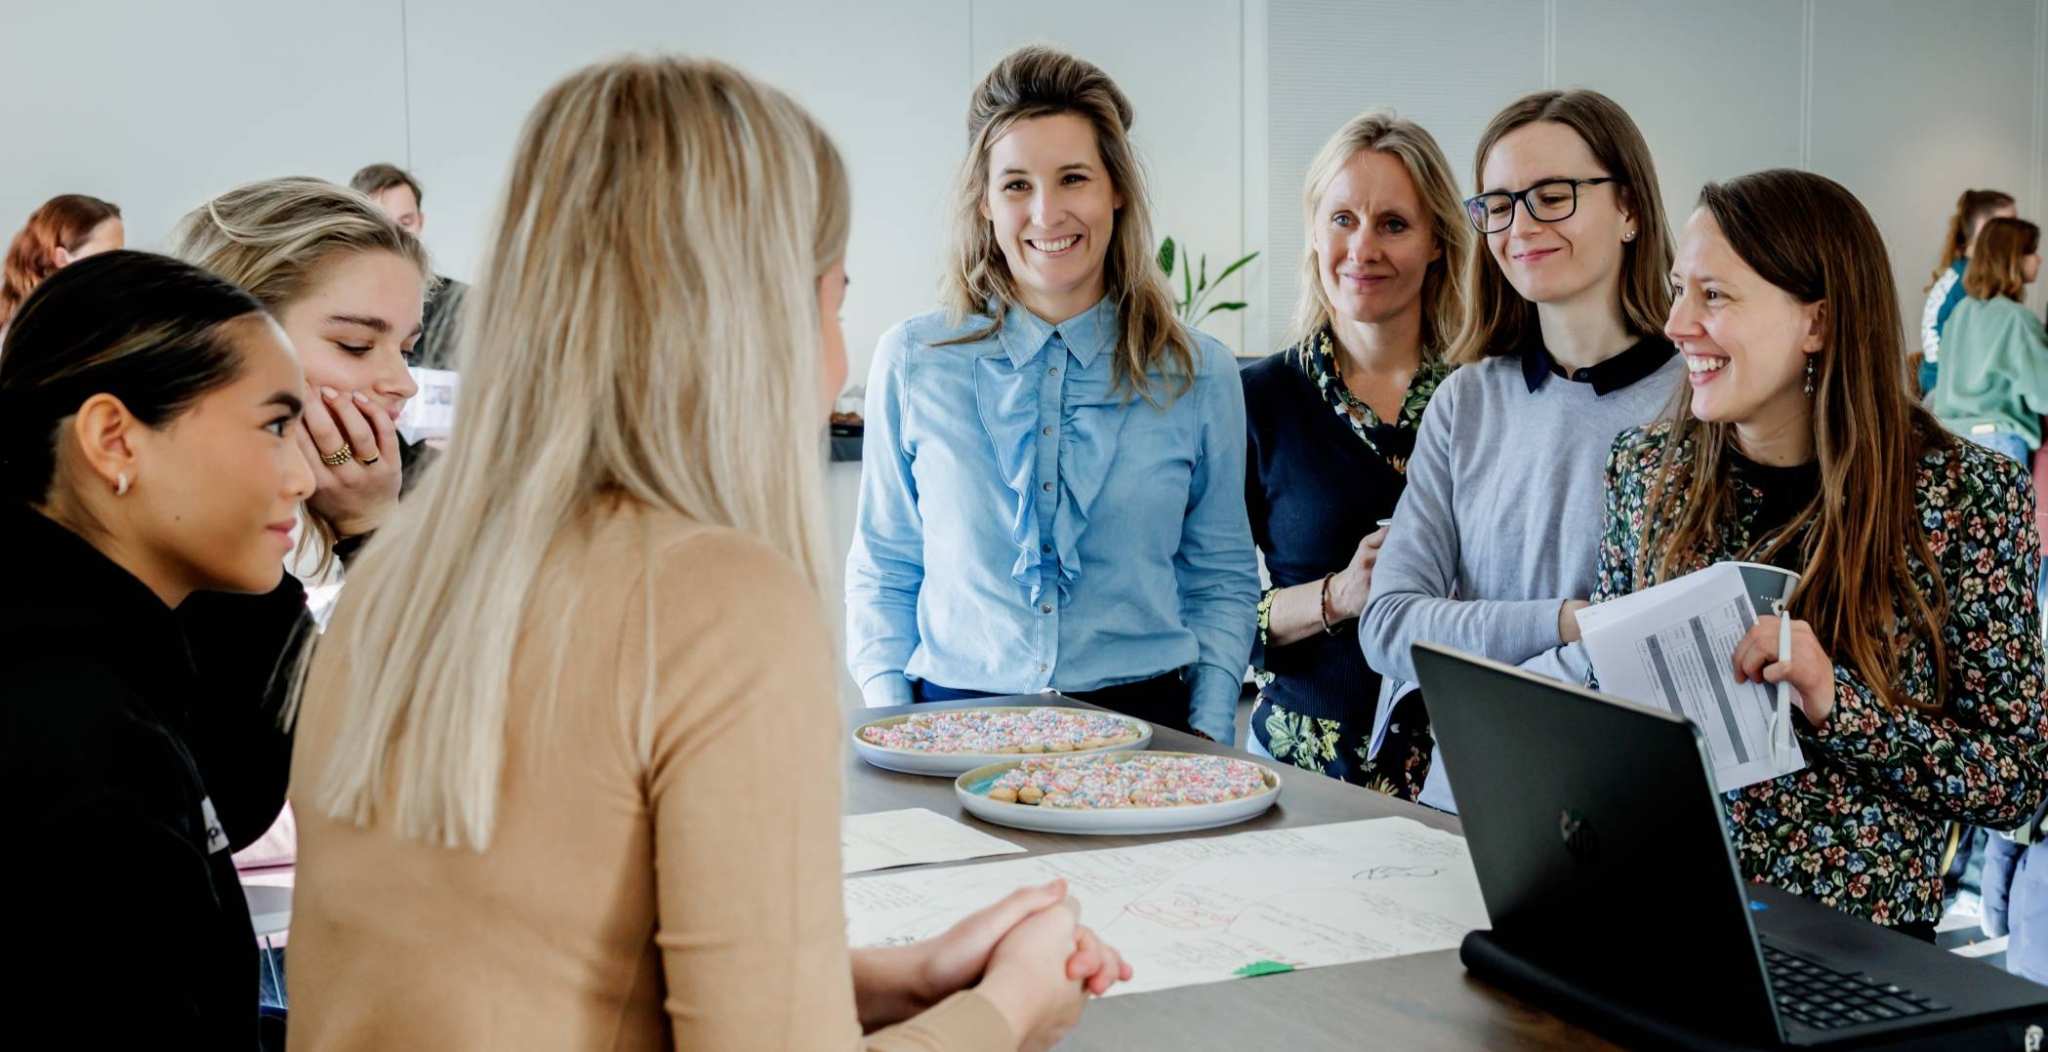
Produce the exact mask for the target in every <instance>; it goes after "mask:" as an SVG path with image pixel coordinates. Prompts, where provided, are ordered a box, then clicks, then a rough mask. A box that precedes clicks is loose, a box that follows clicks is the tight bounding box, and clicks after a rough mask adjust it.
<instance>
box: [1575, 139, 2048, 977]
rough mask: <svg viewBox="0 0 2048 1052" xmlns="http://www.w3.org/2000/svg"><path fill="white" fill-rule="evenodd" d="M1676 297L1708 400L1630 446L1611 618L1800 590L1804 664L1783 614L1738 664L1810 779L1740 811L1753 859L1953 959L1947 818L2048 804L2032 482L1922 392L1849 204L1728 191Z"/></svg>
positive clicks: (1783, 175) (1734, 821)
mask: <svg viewBox="0 0 2048 1052" xmlns="http://www.w3.org/2000/svg"><path fill="white" fill-rule="evenodd" d="M1671 282H1672V287H1673V291H1674V292H1675V293H1676V298H1675V301H1674V303H1673V305H1672V308H1671V316H1670V320H1669V321H1668V322H1667V323H1666V325H1665V329H1664V331H1665V335H1666V336H1668V337H1670V338H1671V340H1672V341H1673V342H1674V343H1676V344H1677V346H1678V348H1679V350H1680V352H1682V353H1683V354H1684V356H1685V360H1686V367H1687V371H1688V373H1689V380H1690V396H1689V397H1688V398H1687V399H1686V400H1685V401H1684V402H1682V403H1681V404H1679V405H1678V406H1677V407H1676V409H1675V410H1674V412H1673V415H1672V417H1671V419H1669V420H1666V421H1664V422H1660V423H1657V424H1654V425H1652V426H1649V427H1645V428H1637V429H1634V430H1630V431H1627V432H1624V433H1623V434H1622V435H1621V436H1620V437H1619V438H1618V439H1616V440H1615V443H1614V450H1613V454H1612V456H1611V457H1610V459H1609V461H1608V468H1607V517H1606V529H1605V531H1604V535H1603V537H1602V540H1601V545H1600V585H1599V588H1598V590H1597V591H1596V593H1595V598H1596V599H1604V598H1610V597H1614V596H1620V595H1626V594H1628V593H1630V592H1633V591H1635V590H1637V589H1640V588H1647V587H1650V586H1652V585H1655V584H1657V583H1659V582H1662V581H1669V580H1673V579H1675V578H1677V577H1680V576H1683V575H1684V574H1687V573H1690V572H1692V571H1694V570H1698V569H1701V568H1703V567H1705V566H1707V565H1709V564H1712V563H1715V562H1719V561H1724V560H1748V561H1754V562H1764V563H1771V564H1773V565H1776V566H1780V567H1783V568H1784V569H1787V570H1792V571H1795V572H1797V573H1799V574H1800V580H1799V584H1798V587H1797V589H1796V591H1794V592H1793V595H1792V600H1791V603H1790V606H1789V611H1790V612H1789V615H1788V616H1790V617H1792V618H1793V621H1792V624H1791V628H1790V639H1791V652H1790V653H1783V652H1781V651H1780V650H1779V647H1778V639H1779V623H1778V618H1776V617H1764V618H1761V619H1759V620H1758V622H1757V624H1756V625H1755V626H1754V627H1753V628H1752V630H1751V631H1750V633H1749V634H1748V635H1747V636H1746V637H1745V638H1744V639H1743V640H1742V642H1741V643H1740V644H1739V645H1738V646H1737V648H1736V651H1735V657H1734V664H1735V672H1736V675H1737V677H1738V678H1739V679H1741V680H1744V681H1758V682H1765V683H1773V684H1775V683H1786V682H1789V683H1790V684H1791V685H1792V688H1793V690H1794V692H1795V693H1796V695H1797V698H1798V705H1797V707H1796V708H1795V710H1794V712H1795V716H1794V720H1795V724H1796V729H1797V732H1798V735H1799V738H1800V743H1801V745H1802V746H1803V751H1804V753H1805V755H1806V758H1807V766H1806V767H1805V768H1804V769H1803V770H1800V771H1797V772H1794V773H1792V774H1788V775H1785V776H1783V777H1781V778H1775V779H1772V780H1769V781H1765V782H1759V783H1757V784H1755V785H1751V786H1748V787H1747V788H1744V789H1740V790H1736V791H1734V792H1731V793H1728V794H1726V796H1725V800H1726V804H1727V807H1726V812H1727V820H1728V828H1729V838H1730V840H1731V841H1733V843H1734V845H1735V852H1736V856H1737V858H1738V859H1739V860H1740V862H1741V865H1742V871H1743V874H1744V875H1745V876H1747V877H1749V878H1750V879H1752V880H1756V881H1762V882H1768V883H1771V884H1774V885H1776V886H1778V887H1781V888H1783V889H1785V890H1787V891H1790V892H1793V893H1795V894H1802V895H1806V896H1808V897H1810V898H1813V899H1815V900H1817V901H1819V902H1820V903H1822V904H1823V905H1827V906H1832V907H1834V908H1836V909H1840V910H1842V911H1844V912H1847V913H1851V914H1854V915H1856V916H1859V917H1865V918H1868V919H1869V920H1871V921H1873V922H1875V923H1878V924H1882V925H1886V926H1888V927H1892V928H1896V929H1899V930H1901V931H1905V932H1907V933H1910V934H1913V935H1917V936H1919V937H1921V938H1923V939H1928V940H1932V939H1933V937H1934V923H1935V921H1936V920H1937V919H1938V918H1939V917H1940V915H1941V908H1942V884H1941V864H1940V861H1941V850H1942V847H1943V843H1944V840H1945V835H1944V831H1945V829H1946V827H1947V823H1949V822H1950V821H1960V822H1967V823H1972V824H1976V825H1983V826H1988V827H1991V828H1994V829H2008V828H2012V827H2014V826H2016V825H2021V824H2024V823H2026V822H2027V821H2028V820H2029V819H2030V817H2031V816H2032V815H2033V814H2034V812H2035V810H2036V808H2037V806H2038V805H2039V804H2040V802H2041V800H2042V797H2043V793H2044V791H2048V770H2044V769H2043V760H2042V744H2043V742H2044V741H2048V712H2044V710H2043V705H2042V698H2041V689H2042V680H2041V634H2040V631H2039V628H2038V614H2037V612H2036V610H2035V608H2034V598H2033V596H2034V569H2035V560H2034V558H2033V551H2034V540H2033V537H2034V506H2033V505H2034V502H2033V497H2032V492H2031V490H2030V488H2029V487H2028V484H2027V475H2026V471H2025V469H2024V468H2022V467H2021V466H2020V465H2019V464H2018V463H2016V462H2014V461H2013V460H2011V459H2010V458H2007V457H2003V456H2000V455H1998V454H1996V453H1993V452H1991V451H1989V450H1987V449H1984V448H1983V447H1981V446H1978V445H1975V444H1972V443H1968V442H1961V441H1957V440H1956V439H1955V438H1954V437H1953V436H1951V435H1950V434H1948V432H1946V431H1944V430H1943V429H1942V428H1941V426H1940V425H1939V424H1938V423H1936V422H1935V420H1934V418H1933V417H1932V416H1930V415H1929V414H1928V413H1927V411H1926V410H1924V409H1922V408H1921V407H1920V405H1919V404H1918V403H1917V402H1916V401H1915V400H1914V399H1913V397H1912V396H1911V394H1910V393H1909V392H1908V391H1907V389H1906V376H1905V373H1904V371H1903V370H1902V369H1899V368H1898V367H1897V363H1898V362H1899V360H1900V355H1899V334H1900V332H1901V329H1902V326H1901V325H1900V319H1899V314H1898V299H1897V296H1896V295H1895V293H1894V291H1893V287H1892V280H1891V267H1890V264H1889V262H1888V261H1887V259H1886V257H1885V250H1884V241H1883V239H1882V238H1881V237H1880V236H1879V235H1878V230H1877V225H1876V223H1874V222H1873V221H1872V220H1871V218H1870V214H1869V213H1868V212H1866V211H1865V210H1864V208H1863V206H1862V204H1860V203H1859V202H1858V201H1857V200H1856V198H1855V197H1853V196H1851V195H1850V193H1849V192H1848V191H1847V190H1845V189H1843V188H1842V187H1841V186H1840V185H1839V184H1837V183H1835V182H1833V181H1831V180H1828V179H1825V178H1822V177H1821V176H1818V175H1814V174H1811V173H1809V172H1798V171H1791V170H1788V169H1776V170H1772V171H1767V172H1759V173H1756V174H1754V175H1746V176H1743V177H1741V178H1738V179H1733V180H1730V181H1729V182H1726V183H1721V184H1711V183H1710V184H1708V186H1707V188H1706V189H1705V190H1704V191H1702V192H1701V194H1700V207H1699V208H1698V209H1697V210H1696V211H1695V212H1694V213H1693V215H1692V218H1691V220H1690V221H1689V222H1687V224H1686V227H1685V235H1684V238H1683V240H1682V242H1681V244H1680V246H1679V250H1678V254H1677V257H1676V259H1675V261H1674V263H1673V266H1672V271H1671ZM1944 372H1946V370H1945V371H1944ZM1942 382H1944V383H1947V382H1948V377H1947V376H1946V375H1944V376H1943V378H1942Z"/></svg>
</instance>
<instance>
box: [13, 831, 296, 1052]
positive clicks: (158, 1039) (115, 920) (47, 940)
mask: <svg viewBox="0 0 2048 1052" xmlns="http://www.w3.org/2000/svg"><path fill="white" fill-rule="evenodd" d="M131 803H132V801H124V800H122V799H120V798H118V797H102V798H100V799H98V800H95V801H92V802H91V803H89V804H87V805H85V806H83V807H81V808H79V809H76V810H72V811H68V812H65V813H63V814H61V815H59V816H55V820H54V821H52V822H49V823H47V824H44V825H42V826H40V827H32V828H31V829H25V830H20V831H19V832H20V833H21V834H24V835H27V834H31V833H32V834H34V835H35V838H36V846H37V849H38V850H37V851H36V852H35V855H34V857H35V858H36V859H39V860H40V861H37V862H34V863H31V861H30V860H29V859H28V858H23V859H20V860H18V861H19V864H20V866H21V871H20V872H18V873H15V874H13V875H11V877H10V879H9V880H8V881H6V883H7V884H10V885H13V887H12V888H11V889H9V890H10V891H11V892H13V893H12V894H10V895H9V896H8V898H9V906H8V912H9V913H13V914H14V915H15V917H16V919H17V921H18V922H19V926H18V927H14V928H13V929H12V930H11V931H10V932H9V938H8V941H9V943H10V952H11V953H12V954H15V955H18V956H17V957H16V959H17V960H18V961H19V962H21V963H22V964H24V965H26V967H25V968H23V969H21V970H20V971H19V972H17V977H16V979H14V980H10V983H11V984H16V988H15V989H14V990H13V991H11V994H13V995H17V996H19V998H20V1000H18V1001H16V1002H15V1003H16V1004H18V1005H21V1006H24V1007H26V1008H27V1009H28V1013H27V1014H28V1015H29V1016H31V1017H32V1019H16V1020H15V1023H14V1024H11V1025H19V1024H21V1023H29V1024H30V1026H29V1029H30V1030H31V1032H42V1031H47V1032H48V1033H49V1036H50V1037H52V1038H59V1037H62V1038H67V1039H68V1042H67V1044H66V1045H64V1046H61V1047H74V1048H218V1047H222V1046H221V1045H220V1044H219V1042H220V1040H221V1038H222V1037H223V1034H222V1033H221V1031H222V1030H223V1029H224V1028H228V1029H238V1028H237V1027H236V1022H237V1021H236V1020H235V1019H233V1018H232V1017H230V1016H229V1015H228V1014H227V1013H228V1008H227V1005H226V1004H225V1001H226V998H225V997H224V996H223V987H224V983H223V980H224V978H225V976H224V975H223V966H224V965H226V964H228V963H230V962H227V961H224V960H222V959H220V958H218V957H217V954H218V947H219V945H220V939H221V937H220V934H219V933H218V932H217V931H215V930H214V926H215V925H216V924H217V917H218V916H219V913H218V909H219V907H216V906H215V901H216V898H217V896H218V895H219V894H220V889H217V888H216V887H215V886H214V882H213V880H212V878H211V876H210V874H209V867H208V864H207V860H206V858H205V857H204V856H202V855H200V854H199V853H198V851H196V850H195V849H194V847H193V845H192V844H191V843H190V842H189V841H187V840H186V839H185V838H184V837H182V836H181V835H180V834H179V832H178V831H177V830H175V829H171V828H169V827H167V826H165V825H164V824H163V823H161V822H160V821H157V820H155V819H153V818H152V817H150V816H149V815H147V814H146V813H144V812H142V811H140V810H138V809H136V808H135V807H133V806H130V804H131ZM31 904H32V905H31ZM17 940H18V941H17ZM246 997H247V1017H248V1018H247V1020H246V1024H245V1025H246V1026H247V1027H248V1029H249V1033H250V1037H251V1039H252V1044H253V1038H254V1027H255V1016H256V977H255V975H254V974H253V973H252V974H250V975H249V976H248V982H247V985H246ZM32 1044H34V1047H45V1046H43V1045H41V1044H35V1043H33V1042H32ZM49 1047H60V1046H57V1045H54V1044H53V1045H51V1046H49Z"/></svg>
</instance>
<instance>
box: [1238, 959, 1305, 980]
mask: <svg viewBox="0 0 2048 1052" xmlns="http://www.w3.org/2000/svg"><path fill="white" fill-rule="evenodd" d="M1293 970H1294V966H1293V965H1291V964H1282V963H1281V962H1279V961H1253V962H1252V963H1250V964H1247V965H1245V966H1244V967H1242V968H1239V969H1238V970H1237V971H1234V972H1232V973H1230V974H1232V975H1235V976H1237V977H1238V978H1240V979H1251V978H1254V977H1256V976H1261V975H1279V974H1281V973H1282V972H1291V971H1293Z"/></svg>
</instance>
